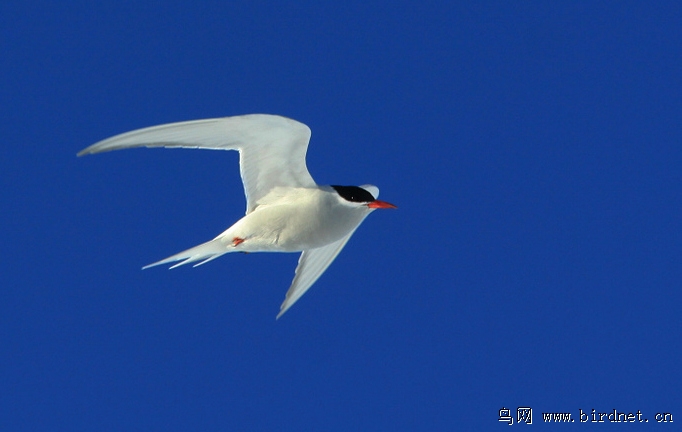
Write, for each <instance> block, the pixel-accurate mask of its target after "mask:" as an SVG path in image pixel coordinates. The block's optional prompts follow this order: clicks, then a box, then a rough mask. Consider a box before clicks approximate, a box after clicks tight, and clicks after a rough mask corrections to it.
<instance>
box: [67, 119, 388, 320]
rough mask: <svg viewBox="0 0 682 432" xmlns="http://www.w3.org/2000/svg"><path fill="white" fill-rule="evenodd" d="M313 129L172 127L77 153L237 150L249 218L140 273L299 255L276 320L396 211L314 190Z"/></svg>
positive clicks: (280, 123) (354, 195) (339, 190)
mask: <svg viewBox="0 0 682 432" xmlns="http://www.w3.org/2000/svg"><path fill="white" fill-rule="evenodd" d="M310 134H311V132H310V128H309V127H308V126H306V125H304V124H303V123H299V122H297V121H295V120H292V119H289V118H285V117H280V116H276V115H267V114H251V115H244V116H235V117H225V118H216V119H206V120H195V121H187V122H179V123H170V124H164V125H160V126H153V127H148V128H144V129H138V130H134V131H131V132H127V133H124V134H120V135H116V136H114V137H111V138H108V139H105V140H103V141H100V142H98V143H96V144H93V145H91V146H90V147H88V148H86V149H84V150H82V151H81V152H79V153H78V156H83V155H87V154H93V153H101V152H107V151H111V150H121V149H126V148H133V147H184V148H202V149H211V150H238V151H239V169H240V172H241V177H242V182H243V183H244V193H245V194H246V215H245V216H244V217H242V218H241V219H240V220H238V221H237V222H236V223H235V224H234V225H232V226H231V227H230V228H228V229H227V230H225V231H224V232H223V233H222V234H220V235H218V236H217V237H216V238H214V239H213V240H211V241H209V242H206V243H203V244H200V245H198V246H195V247H193V248H191V249H187V250H186V251H183V252H180V253H178V254H175V255H173V256H170V257H168V258H166V259H164V260H161V261H158V262H155V263H153V264H150V265H148V266H145V267H143V268H148V267H153V266H156V265H160V264H168V263H172V262H175V261H181V260H182V261H181V262H180V263H178V264H175V265H173V266H172V267H170V268H175V267H177V266H181V265H183V264H188V263H194V262H198V263H197V264H195V267H196V266H198V265H201V264H204V263H207V262H208V261H211V260H214V259H216V258H218V257H219V256H221V255H224V254H226V253H229V252H299V251H302V252H303V253H302V254H301V256H300V258H299V260H298V266H297V267H296V274H295V276H294V280H293V281H292V283H291V286H290V287H289V290H288V291H287V293H286V297H285V299H284V302H283V303H282V305H281V307H280V312H279V314H278V315H277V318H279V317H280V316H282V314H284V312H286V311H287V310H288V309H289V308H290V307H291V306H292V305H293V304H294V303H295V302H296V301H297V300H298V299H299V298H300V297H301V296H302V295H303V294H304V293H305V292H306V291H307V290H308V289H309V288H310V286H311V285H312V284H313V283H315V281H316V280H317V279H318V278H319V277H320V276H321V275H322V273H324V271H325V270H326V269H327V267H329V265H330V264H331V263H332V261H334V258H336V256H337V255H338V254H339V252H341V249H343V247H344V246H345V245H346V242H347V241H348V239H350V237H351V235H353V232H354V231H355V230H356V229H357V227H358V226H359V225H360V223H362V221H363V220H364V219H365V217H367V215H369V214H370V213H371V212H372V211H374V210H376V209H385V208H396V206H394V205H393V204H390V203H387V202H385V201H379V200H378V199H377V197H378V196H379V188H377V187H376V186H373V185H362V186H359V187H358V186H318V185H317V184H316V183H315V181H314V180H313V178H312V177H311V176H310V173H308V169H307V168H306V163H305V155H306V151H307V149H308V141H309V140H310Z"/></svg>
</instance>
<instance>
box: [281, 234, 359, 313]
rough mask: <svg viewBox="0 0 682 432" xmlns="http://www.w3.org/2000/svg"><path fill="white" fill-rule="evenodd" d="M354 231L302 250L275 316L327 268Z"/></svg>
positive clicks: (285, 308) (287, 306)
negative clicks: (324, 244)
mask: <svg viewBox="0 0 682 432" xmlns="http://www.w3.org/2000/svg"><path fill="white" fill-rule="evenodd" d="M354 232H355V230H353V231H351V232H349V233H348V234H347V235H346V236H345V237H343V238H342V239H341V240H337V241H335V242H334V243H330V244H328V245H327V246H323V247H321V248H316V249H309V250H306V251H303V253H302V254H301V257H300V258H299V259H298V267H296V276H295V277H294V280H293V281H292V282H291V286H290V287H289V290H288V291H287V294H286V297H285V299H284V302H283V303H282V306H280V308H279V314H277V318H279V317H281V316H282V315H284V312H286V311H287V310H288V309H289V308H290V307H291V306H292V305H293V304H294V303H296V301H297V300H298V299H299V298H301V296H302V295H303V294H305V292H306V291H308V289H309V288H310V287H311V286H312V284H314V283H315V281H316V280H317V279H318V278H319V277H320V276H322V273H324V271H325V270H327V267H329V265H330V264H331V263H332V262H333V261H334V259H335V258H336V256H337V255H338V254H339V252H341V249H343V247H344V246H345V245H346V243H347V242H348V239H350V237H351V236H352V235H353V233H354Z"/></svg>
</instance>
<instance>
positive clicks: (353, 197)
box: [332, 185, 375, 203]
mask: <svg viewBox="0 0 682 432" xmlns="http://www.w3.org/2000/svg"><path fill="white" fill-rule="evenodd" d="M332 187H333V188H334V190H335V191H336V192H337V193H338V194H339V195H341V197H343V199H345V200H346V201H350V202H358V203H370V202H372V201H375V199H374V197H373V196H372V194H371V193H369V192H367V191H366V190H364V189H363V188H361V187H358V186H334V185H332Z"/></svg>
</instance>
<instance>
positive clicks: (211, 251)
mask: <svg viewBox="0 0 682 432" xmlns="http://www.w3.org/2000/svg"><path fill="white" fill-rule="evenodd" d="M228 252H231V250H230V249H228V248H226V247H225V244H224V243H223V242H221V241H220V238H219V237H218V238H215V239H213V240H211V241H208V242H206V243H202V244H200V245H198V246H194V247H193V248H191V249H187V250H186V251H182V252H180V253H177V254H175V255H173V256H169V257H168V258H166V259H163V260H161V261H157V262H155V263H152V264H149V265H146V266H144V267H142V269H143V270H144V269H147V268H149V267H154V266H157V265H162V264H168V263H172V262H175V261H180V260H182V261H181V262H179V263H177V264H175V265H173V266H171V268H175V267H179V266H181V265H184V264H189V263H193V262H197V261H199V262H198V263H197V264H194V267H196V266H200V265H202V264H205V263H207V262H209V261H212V260H214V259H216V258H218V257H219V256H222V255H224V254H226V253H228Z"/></svg>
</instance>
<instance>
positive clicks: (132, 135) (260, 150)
mask: <svg viewBox="0 0 682 432" xmlns="http://www.w3.org/2000/svg"><path fill="white" fill-rule="evenodd" d="M310 135H311V132H310V128H309V127H308V126H306V125H304V124H303V123H299V122H297V121H295V120H292V119H289V118H286V117H281V116H276V115H269V114H249V115H244V116H235V117H224V118H215V119H206V120H194V121H187V122H179V123H169V124H164V125H160V126H152V127H148V128H144V129H138V130H134V131H131V132H127V133H124V134H120V135H116V136H114V137H111V138H107V139H105V140H103V141H100V142H98V143H96V144H93V145H91V146H90V147H88V148H86V149H84V150H82V151H81V152H79V153H78V156H83V155H87V154H94V153H102V152H107V151H113V150H121V149H127V148H135V147H169V148H172V147H181V148H192V149H210V150H238V151H239V166H240V172H241V176H242V181H243V183H244V193H245V195H246V213H250V212H251V211H253V209H255V208H256V207H257V206H258V204H259V203H260V200H261V199H262V198H263V197H265V196H266V195H267V194H268V192H270V191H271V190H272V189H273V188H275V187H314V186H315V181H314V180H313V178H312V177H311V176H310V173H309V172H308V168H307V167H306V163H305V156H306V152H307V150H308V142H309V141H310Z"/></svg>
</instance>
